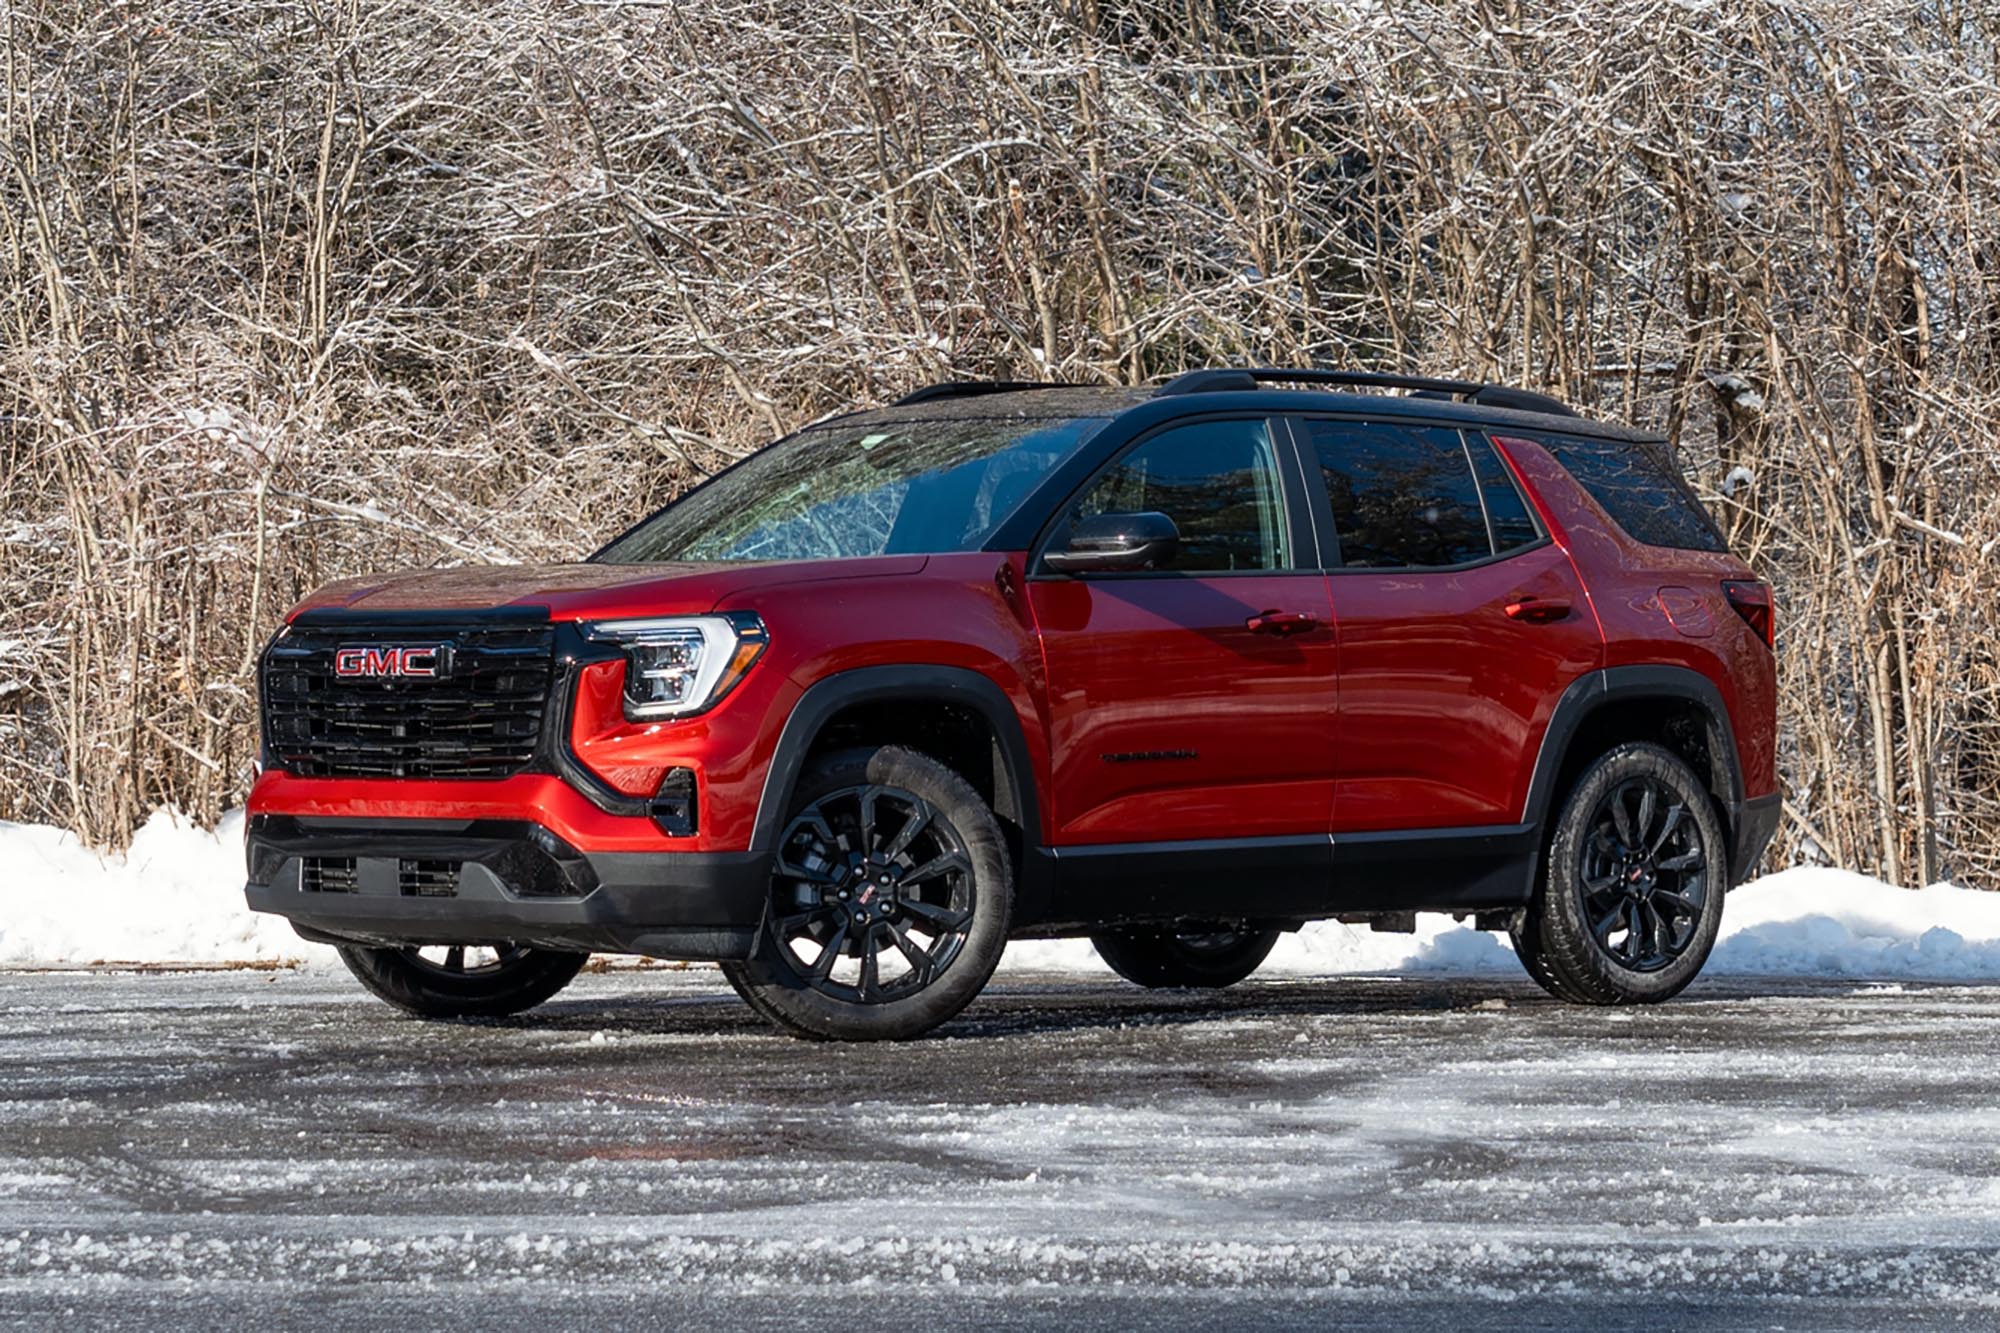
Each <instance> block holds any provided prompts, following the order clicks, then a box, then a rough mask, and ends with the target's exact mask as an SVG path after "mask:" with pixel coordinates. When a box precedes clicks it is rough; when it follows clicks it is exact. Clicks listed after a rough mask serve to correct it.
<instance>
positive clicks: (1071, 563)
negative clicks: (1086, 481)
mask: <svg viewBox="0 0 2000 1333" xmlns="http://www.w3.org/2000/svg"><path fill="white" fill-rule="evenodd" d="M1180 549H1181V532H1180V529H1179V528H1177V527H1175V526H1174V521H1173V520H1172V519H1170V518H1168V517H1167V516H1166V515H1165V514H1157V513H1146V514H1093V515H1091V516H1090V517H1089V518H1080V519H1077V520H1076V521H1075V522H1074V523H1072V524H1070V527H1069V543H1068V545H1066V546H1063V547H1061V548H1055V547H1051V548H1050V549H1049V550H1047V551H1044V552H1043V553H1042V563H1043V564H1045V565H1047V566H1048V567H1049V568H1050V569H1053V570H1055V571H1056V572H1058V573H1061V574H1101V573H1115V572H1118V571H1121V570H1134V569H1158V568H1160V567H1161V566H1163V565H1166V564H1170V563H1172V561H1173V558H1174V556H1175V555H1176V554H1177V553H1179V551H1180Z"/></svg>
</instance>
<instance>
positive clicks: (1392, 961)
mask: <svg viewBox="0 0 2000 1333" xmlns="http://www.w3.org/2000/svg"><path fill="white" fill-rule="evenodd" d="M242 836H243V824H242V818H241V816H240V815H232V816H229V817H227V818H225V819H224V820H223V821H222V824H221V825H220V827H218V828H217V829H215V830H213V831H209V830H205V829H201V828H198V827H195V826H194V825H192V824H190V823H188V822H187V821H186V820H184V819H181V818H179V817H177V816H175V815H172V814H169V813H167V812H165V811H161V812H160V813H158V814H155V815H154V816H153V818H152V820H151V821H150V822H148V823H147V825H146V826H145V827H144V828H143V829H141V830H140V831H139V835H138V836H137V837H136V838H135V839H134V840H133V843H132V849H131V851H130V852H129V853H127V854H126V855H124V856H101V855H99V854H97V853H95V852H93V851H91V850H89V849H88V848H85V847H82V846H80V845H78V843H77V841H76V839H75V838H74V837H72V836H71V835H70V834H68V833H65V832H63V831H61V830H59V829H54V828H48V827H42V826H35V825H23V824H7V823H0V967H5V966H9V965H16V966H18V965H24V964H42V965H47V964H55V965H64V964H68V965H82V964H90V963H97V962H133V963H244V962H266V963H269V962H275V961H295V962H302V963H305V964H308V965H314V964H325V963H327V962H329V961H331V951H330V950H328V949H326V948H324V947H323V946H319V945H311V944H307V943H305V942H304V941H302V940H300V939H299V938H298V937H297V936H296V935H294V934H293V933H292V931H291V928H290V927H289V926H287V925H286V924H285V923H284V922H282V921H279V920H276V919H275V918H271V917H260V916H258V915H256V914H255V913H252V912H250V911H248V910H247V909H245V907H244V906H243V898H242V891H241V890H242V880H243V852H242ZM1006 967H1007V968H1008V969H1010V970H1014V971H1020V970H1023V969H1032V970H1036V971H1044V972H1046V971H1051V970H1053V971H1072V970H1084V971H1089V972H1092V973H1101V972H1102V967H1103V965H1102V964H1101V963H1099V962H1098V961H1097V959H1096V955H1095V954H1094V953H1093V952H1092V951H1091V948H1090V946H1089V944H1087V943H1086V942H1084V941H1081V940H1060V941H1050V942H1034V943H1023V944H1017V945H1015V946H1014V947H1013V949H1012V950H1011V951H1010V953H1009V955H1008V961H1007V964H1006ZM1513 967H1514V960H1513V955H1512V953H1511V951H1510V950H1509V948H1508V946H1507V941H1506V937H1505V936H1504V935H1496V934H1489V933H1486V932H1482V931H1475V930H1472V929H1469V928H1467V927H1463V926H1459V925H1456V924H1455V923H1453V922H1452V921H1451V919H1450V918H1448V917H1443V916H1426V917H1421V918H1419V929H1418V931H1417V933H1416V934H1415V935H1393V934H1378V933H1376V932H1373V931H1371V930H1369V929H1368V928H1367V927H1365V926H1343V925H1339V924H1334V923H1327V924H1322V925H1315V926H1312V927H1309V928H1308V929H1306V930H1304V931H1301V932H1299V933H1298V934H1296V935H1288V936H1286V937H1285V938H1284V940H1283V941H1282V942H1281V943H1280V945H1279V947H1278V950H1277V952H1276V953H1275V954H1273V956H1272V958H1271V961H1270V963H1268V964H1267V965H1266V968H1265V971H1266V972H1268V973H1275V974H1290V975H1301V976H1313V975H1317V976H1325V975H1340V974H1349V973H1361V972H1425V973H1440V972H1442V973H1464V974H1481V973H1491V972H1503V973H1505V972H1511V971H1512V970H1513ZM1708 971H1709V973H1711V974H1719V975H1727V974H1736V975H1759V976H1836V977H1888V978H1907V979H1911V980H1927V981H1982V980H2000V893H1989V892H1981V891H1977V890H1973V889H1966V888H1959V887H1955V886H1952V885H1948V884H1940V885H1936V886H1933V887H1931V888H1928V889H1923V890H1920V891H1914V892H1913V891H1909V890H1903V889H1897V888H1893V887H1891V886H1889V885H1887V884H1883V883H1882V882H1880V881H1879V880H1874V879H1869V878H1867V877H1866V876H1862V875H1855V874H1850V873H1847V872H1845V871H1840V870H1827V869H1817V868H1801V869H1794V870H1786V871H1783V872H1780V873H1778V874H1774V875H1767V876H1765V877H1764V878H1762V879H1759V880H1757V881H1755V882H1754V883H1751V884H1748V885H1745V886H1744V887H1743V888H1741V889H1739V890H1737V891H1736V892H1735V893H1734V894H1732V895H1731V896H1730V899H1729V905H1728V910H1727V911H1726V912H1725V914H1724V918H1723V927H1722V939H1721V942H1720V944H1719V945H1718V946H1717V948H1716V951H1715V954H1714V957H1713V958H1712V959H1711V961H1710V963H1709V966H1708Z"/></svg>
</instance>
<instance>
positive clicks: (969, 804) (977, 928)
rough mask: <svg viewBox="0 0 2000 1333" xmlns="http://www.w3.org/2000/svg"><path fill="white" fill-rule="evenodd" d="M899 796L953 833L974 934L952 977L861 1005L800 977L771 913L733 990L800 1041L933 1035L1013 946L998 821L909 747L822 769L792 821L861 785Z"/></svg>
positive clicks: (801, 792)
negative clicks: (968, 884)
mask: <svg viewBox="0 0 2000 1333" xmlns="http://www.w3.org/2000/svg"><path fill="white" fill-rule="evenodd" d="M870 785H876V786H885V787H898V788H901V789H902V790H904V791H907V792H910V793H911V794H913V795H915V796H918V797H921V798H922V799H923V800H925V801H926V802H928V803H929V804H930V805H931V807H932V808H933V809H934V810H935V811H936V812H937V814H938V815H939V816H940V817H942V818H943V819H944V820H945V821H946V822H947V823H948V824H950V825H951V828H952V831H953V832H954V833H956V834H957V836H958V838H959V841H960V843H961V844H962V845H963V846H964V848H965V854H966V859H967V860H968V861H969V862H970V863H971V865H972V890H973V902H972V926H971V929H970V930H969V931H967V933H966V938H965V943H964V945H963V946H962V947H961V948H960V950H959V952H958V954H957V956H956V957H954V958H953V959H952V961H951V964H950V966H948V967H947V968H946V969H945V971H944V974H943V975H942V976H940V977H939V978H938V979H937V980H936V981H933V982H932V983H931V984H930V985H928V986H926V987H924V988H923V989H922V990H920V991H918V992H916V993H915V994H913V995H907V996H903V997H901V998H899V999H895V1000H890V1001H887V1002H886V1003H882V1004H860V1003H856V1002H853V1001H848V1000H842V999H839V998H837V997H835V996H831V995H826V994H824V993H822V992H820V991H817V990H814V989H813V988H812V987H811V986H810V985H809V984H807V982H806V981H805V979H804V978H802V977H800V976H799V975H798V973H797V972H796V971H794V970H793V968H792V966H791V964H790V963H789V962H788V961H787V960H786V959H785V958H784V957H783V956H782V955H781V953H780V950H779V947H778V945H777V942H776V941H775V940H774V939H773V938H772V935H771V930H770V923H769V919H768V917H769V913H770V910H771V909H770V904H769V903H768V902H767V903H766V904H765V913H766V921H765V923H764V925H763V926H761V927H760V928H759V930H758V934H757V952H756V953H754V954H753V955H752V956H751V958H750V959H749V961H748V962H746V963H744V964H741V965H738V966H736V967H734V968H732V969H731V981H732V984H734V985H735V986H736V988H737V990H738V991H739V993H742V994H743V998H744V999H746V1000H748V1001H750V1004H751V1006H752V1007H753V1008H755V1009H757V1010H758V1011H760V1012H762V1013H763V1014H765V1016H766V1017H770V1018H775V1019H777V1020H778V1021H779V1022H781V1023H783V1024H785V1025H786V1026H787V1027H790V1028H792V1029H793V1030H794V1031H797V1032H799V1033H800V1034H801V1035H804V1036H810V1037H820V1038H837V1039H840V1040H846V1041H884V1040H890V1041H893V1040H900V1039H903V1038H906V1037H913V1036H918V1035H921V1034H922V1033H924V1032H928V1031H929V1030H930V1029H932V1028H934V1027H936V1026H937V1025H938V1024H940V1023H943V1022H945V1021H947V1020H948V1019H950V1018H951V1017H952V1016H953V1015H955V1014H957V1013H958V1012H959V1011H960V1010H961V1009H963V1008H964V1007H965V1006H966V1005H967V1004H969V1003H971V1001H972V999H973V997H974V996H976V995H978V994H979V992H980V991H981V990H982V989H984V988H985V985H986V982H987V980H988V979H989V978H990V977H991V976H992V975H993V969H994V968H995V967H997V966H998V965H999V962H1000V955H1001V954H1002V953H1003V952H1004V951H1005V949H1006V947H1007V937H1008V932H1009V930H1010V928H1011V926H1012V922H1013V899H1014V892H1013V882H1014V876H1013V867H1012V860H1011V858H1010V857H1009V855H1008V852H1007V842H1006V838H1005V836H1004V835H1003V834H1002V832H1001V829H1000V824H999V821H998V820H997V819H995V818H994V815H993V812H992V810H991V809H990V808H988V806H987V805H986V803H985V802H984V801H982V800H981V799H980V798H979V794H978V793H977V792H975V791H974V790H973V789H972V787H971V785H970V784H969V783H967V782H966V781H965V780H964V779H963V778H962V777H960V776H959V775H958V774H956V773H954V772H952V771H951V770H950V769H949V768H947V767H945V766H944V765H943V764H941V763H939V762H938V761H937V760H935V759H932V758H930V757H929V756H928V755H924V754H920V753H918V752H916V751H914V750H907V749H904V748H902V747H901V746H882V747H879V748H874V749H860V750H845V751H840V752H838V753H835V754H832V755H829V756H827V757H826V758H825V759H823V760H820V761H819V762H817V763H815V764H814V765H813V766H812V767H811V768H810V769H809V770H808V771H807V772H806V774H805V775H804V776H803V777H802V778H801V779H800V781H799V784H798V785H797V787H795V788H794V789H793V793H792V799H791V801H790V802H789V804H788V805H787V807H786V818H787V820H788V821H789V820H790V819H791V818H792V817H794V816H796V815H797V814H798V813H799V812H800V811H802V810H804V809H806V808H807V807H808V806H810V805H812V804H813V802H815V801H817V800H820V799H821V798H822V797H825V796H828V795H831V794H832V793H834V792H837V791H842V790H845V789H847V788H850V787H858V786H870Z"/></svg>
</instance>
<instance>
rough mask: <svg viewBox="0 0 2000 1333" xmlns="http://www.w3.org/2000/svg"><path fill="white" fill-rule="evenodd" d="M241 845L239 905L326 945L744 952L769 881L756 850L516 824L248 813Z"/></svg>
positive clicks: (668, 954)
mask: <svg viewBox="0 0 2000 1333" xmlns="http://www.w3.org/2000/svg"><path fill="white" fill-rule="evenodd" d="M246 844H247V853H248V859H249V872H250V874H249V882H248V884H247V885H246V886H245V889H244V896H245V898H246V899H247V901H248V902H249V905H250V907H251V909H252V910H253V911H258V912H270V913H274V914H276V915H278V916H282V917H286V918H288V919H289V920H290V921H291V923H292V925H293V927H294V928H295V929H297V930H298V932H299V933H300V934H301V935H303V936H305V937H306V938H308V939H319V940H325V941H329V942H333V943H359V944H373V945H416V944H500V943H515V944H523V945H530V946H534V947H538V948H545V949H565V950H573V951H579V952H606V953H638V954H648V955H651V956H653V957H656V958H683V959H734V958H747V957H748V956H749V955H750V952H751V950H752V948H753V947H754V946H755V944H756V939H757V931H758V929H759V928H760V927H761V925H762V923H763V916H764V903H765V899H766V894H767V891H768V887H769V884H770V855H769V854H768V853H765V852H582V851H579V850H577V849H576V848H575V847H573V846H571V845H570V844H569V843H567V842H565V841H564V840H563V839H562V838H560V837H559V836H557V835H556V834H555V833H553V832H551V831H550V830H549V829H548V828H546V827H544V826H543V825H541V824H537V823H532V822H528V821H521V820H506V819H396V818H368V819H342V818H303V817H299V816H293V815H256V816H253V817H252V818H251V819H250V822H249V827H248V829H247V831H246Z"/></svg>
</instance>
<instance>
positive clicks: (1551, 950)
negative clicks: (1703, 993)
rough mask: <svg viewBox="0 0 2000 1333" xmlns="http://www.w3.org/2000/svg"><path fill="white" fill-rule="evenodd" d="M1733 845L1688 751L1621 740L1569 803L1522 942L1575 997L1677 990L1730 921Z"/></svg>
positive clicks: (1649, 996) (1539, 975) (1543, 976)
mask: <svg viewBox="0 0 2000 1333" xmlns="http://www.w3.org/2000/svg"><path fill="white" fill-rule="evenodd" d="M1726 848H1727V843H1726V841H1725V840H1724V837H1723V830H1722V820H1721V817H1720V816H1719V815H1717V813H1716V810H1715V805H1714V803H1713V802H1712V801H1711V800H1710V799H1709V795H1708V790H1707V788H1706V787H1705V786H1703V784H1702V782H1701V779H1700V778H1698V777H1696V776H1695V773H1694V771H1693V770H1692V769H1690V768H1689V767H1688V766H1687V764H1686V763H1685V762H1683V761H1682V760H1681V758H1680V757H1679V756H1678V755H1676V754H1674V753H1673V752H1671V751H1669V750H1665V749H1662V748H1661V747H1660V746H1657V745H1650V744H1644V743H1637V742H1635V743H1632V744H1627V745H1620V746H1618V747H1616V748H1615V749H1613V750H1611V751H1610V752H1608V753H1607V754H1605V755H1604V756H1603V757H1602V758H1600V759H1598V760H1597V761H1596V762H1595V763H1594V764H1592V765H1591V766H1590V767H1589V768H1588V769H1586V770H1585V771H1584V774H1583V776H1582V777H1581V778H1580V779H1578V781H1577V784H1576V787H1575V789H1574V790H1572V791H1571V792H1570V794H1569V798H1568V799H1567V800H1565V801H1564V802H1563V807H1562V811H1561V813H1560V814H1559V815H1558V816H1557V818H1556V825H1555V828H1554V830H1553V832H1552V834H1551V836H1550V838H1549V845H1548V854H1547V856H1546V857H1545V858H1544V863H1543V867H1542V874H1541V879H1540V883H1539V884H1538V885H1537V886H1536V889H1535V896H1534V898H1533V899H1532V900H1531V901H1530V903H1529V904H1528V908H1527V910H1526V911H1525V912H1524V913H1522V914H1521V916H1520V918H1519V919H1518V920H1517V922H1516V924H1515V926H1514V928H1513V931H1512V934H1513V939H1514V952H1515V953H1516V954H1517V955H1518V956H1519V957H1520V959H1521V965H1522V966H1523V967H1525V968H1526V969H1527V970H1528V975H1529V976H1531V977H1533V978H1534V979H1535V981H1536V982H1537V983H1538V984H1539V985H1540V986H1541V987H1542V989H1544V990H1546V991H1547V992H1548V993H1549V994H1551V995H1553V996H1555V997H1556V998H1557V999H1559V1000H1566V1001H1569V1002H1570V1003H1572V1004H1657V1003H1659V1002H1660V1001H1662V1000H1668V999H1671V998H1673V997H1674V996H1676V995H1678V994H1680V992H1681V991H1682V990H1683V989H1685V988H1686V987H1687V984H1688V983H1689V982H1691V981H1693V980H1694V978H1695V976H1696V974H1697V973H1699V972H1700V971H1701V967H1702V964H1703V963H1705V962H1707V961H1708V955H1709V951H1710V950H1711V949H1712V948H1714V947H1715V937H1716V933H1717V932H1718V931H1719V930H1720V929H1721V928H1722V902H1723V897H1724V895H1725V894H1726V893H1727V891H1728V889H1729V887H1730V886H1729V881H1728V873H1729V872H1728V855H1727V850H1726Z"/></svg>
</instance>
